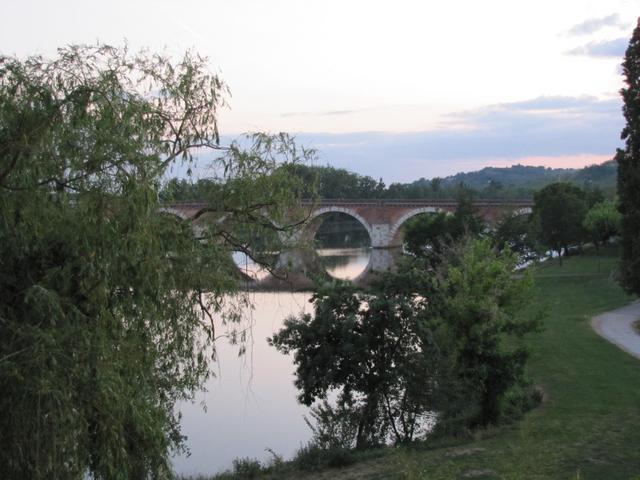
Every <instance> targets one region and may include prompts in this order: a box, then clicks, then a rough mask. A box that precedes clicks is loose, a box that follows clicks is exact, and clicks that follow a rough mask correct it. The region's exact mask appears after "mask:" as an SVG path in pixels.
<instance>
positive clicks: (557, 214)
mask: <svg viewBox="0 0 640 480" xmlns="http://www.w3.org/2000/svg"><path fill="white" fill-rule="evenodd" d="M534 202H535V205H534V216H535V219H536V221H537V222H539V234H540V241H541V243H542V244H543V245H544V246H546V247H548V248H549V249H551V250H554V251H556V252H558V255H562V252H563V250H564V253H565V255H566V254H568V251H569V246H571V245H575V244H577V243H580V242H582V241H583V239H584V237H585V231H584V228H583V226H582V222H583V221H584V217H585V215H586V213H587V210H588V208H589V205H588V203H587V198H586V195H585V192H584V190H582V189H580V188H579V187H576V186H575V185H571V184H569V183H552V184H551V185H548V186H546V187H544V188H543V189H542V190H540V191H539V192H537V193H536V194H535V196H534Z"/></svg>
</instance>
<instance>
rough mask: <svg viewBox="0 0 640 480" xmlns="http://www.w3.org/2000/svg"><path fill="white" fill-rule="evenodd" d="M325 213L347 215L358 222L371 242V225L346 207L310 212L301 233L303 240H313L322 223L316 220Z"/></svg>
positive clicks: (328, 207)
mask: <svg viewBox="0 0 640 480" xmlns="http://www.w3.org/2000/svg"><path fill="white" fill-rule="evenodd" d="M327 213H344V214H345V215H349V216H350V217H353V218H355V219H356V220H358V222H360V224H361V225H362V226H363V227H364V229H365V230H366V231H367V234H368V235H369V240H371V241H372V242H373V229H372V228H371V224H370V223H369V222H368V221H367V220H366V219H365V218H364V217H363V216H362V215H360V214H359V213H358V212H356V211H355V210H353V209H351V208H347V207H340V206H337V205H336V206H327V207H322V208H318V209H316V210H314V211H313V212H311V215H309V219H308V221H307V225H306V227H305V228H304V229H303V232H302V235H303V237H304V238H306V239H310V240H311V239H313V237H314V236H315V234H316V232H317V231H318V228H320V225H321V223H322V222H319V221H318V220H319V219H320V217H321V216H322V215H325V214H327Z"/></svg>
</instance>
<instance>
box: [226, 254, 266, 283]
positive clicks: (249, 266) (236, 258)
mask: <svg viewBox="0 0 640 480" xmlns="http://www.w3.org/2000/svg"><path fill="white" fill-rule="evenodd" d="M231 256H232V258H233V262H234V263H235V264H236V266H237V267H238V269H239V270H240V273H242V274H243V275H244V276H246V277H247V278H249V279H250V280H253V281H257V282H259V281H261V280H264V279H265V278H267V277H268V276H269V275H270V274H269V270H267V269H266V268H264V267H263V266H262V265H260V264H259V263H256V262H254V261H253V259H251V258H250V257H249V256H248V255H247V254H246V253H244V252H233V253H232V254H231Z"/></svg>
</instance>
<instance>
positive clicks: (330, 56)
mask: <svg viewBox="0 0 640 480" xmlns="http://www.w3.org/2000/svg"><path fill="white" fill-rule="evenodd" d="M639 15H640V0H633V1H631V0H626V1H624V0H606V1H604V0H599V1H573V0H570V1H562V2H558V1H557V0H555V1H548V0H542V1H537V2H524V1H514V0H511V1H494V0H485V1H482V2H478V1H471V0H470V1H455V0H452V1H448V2H431V1H417V0H414V1H408V0H396V1H393V2H390V1H375V0H374V1H371V0H369V1H358V0H351V1H349V0H341V1H334V0H322V1H315V0H306V1H300V0H298V1H295V0H280V1H270V0H264V1H258V0H253V1H251V0H233V1H220V0H212V1H204V0H201V1H196V0H186V1H182V2H168V1H161V0H158V1H151V0H148V1H142V0H140V1H136V0H128V1H121V0H114V1H110V2H94V1H90V0H84V1H72V0H58V1H56V2H47V1H43V0H21V1H19V2H14V1H5V2H2V3H1V4H0V17H1V18H2V19H3V28H2V29H1V30H0V52H1V53H3V54H12V55H13V54H15V55H18V56H25V55H29V54H34V53H42V54H45V55H52V54H54V53H55V49H56V48H57V47H59V46H62V45H65V44H69V43H95V42H96V41H100V42H106V43H111V44H116V45H121V44H123V42H124V41H125V39H126V41H127V42H128V43H129V45H130V46H131V47H132V48H134V49H137V48H140V47H149V48H151V49H153V50H161V49H166V51H168V52H169V53H172V54H176V55H179V54H180V52H183V51H184V50H185V49H187V48H193V49H195V50H197V51H199V52H200V53H202V54H204V55H207V56H208V57H209V58H210V60H211V65H212V68H213V69H214V70H215V71H217V72H219V73H220V76H221V77H222V78H223V79H224V80H225V81H226V82H227V84H228V85H229V87H230V89H231V92H232V97H231V98H230V100H229V104H230V109H229V110H227V111H224V112H223V113H222V114H221V117H220V127H221V131H222V133H223V134H224V138H223V140H224V141H229V139H231V138H233V137H234V136H235V135H236V134H238V133H241V132H246V131H258V130H260V131H270V132H278V131H287V132H290V133H293V134H295V135H296V136H297V137H298V139H299V140H300V142H301V143H304V144H305V145H309V146H314V147H316V148H317V149H318V150H319V152H320V157H319V160H318V163H319V164H322V165H323V164H331V165H334V166H339V167H344V168H348V169H350V170H353V171H356V172H358V173H362V174H367V175H372V176H374V177H376V178H377V177H382V178H383V179H384V180H385V181H386V182H387V183H389V182H392V181H411V180H414V179H417V178H420V177H425V178H431V177H434V176H444V175H448V174H453V173H456V172H458V171H469V170H475V169H478V168H482V167H483V166H488V165H493V166H509V165H512V164H515V163H522V164H530V165H545V166H557V167H560V166H562V167H566V166H571V167H574V166H583V165H587V164H591V163H598V162H602V161H604V160H607V159H609V158H611V157H612V155H613V153H614V152H615V148H616V147H617V146H620V144H621V142H620V140H619V135H620V130H621V128H622V126H623V118H622V114H621V110H620V109H621V106H622V103H621V100H620V98H619V94H618V91H619V89H620V88H621V87H622V84H623V83H622V77H621V75H620V63H621V61H622V56H623V54H624V50H625V48H626V45H627V43H628V41H629V38H630V36H631V33H632V30H633V27H634V26H635V24H636V20H637V18H638V16H639Z"/></svg>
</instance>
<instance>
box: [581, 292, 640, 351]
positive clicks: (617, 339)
mask: <svg viewBox="0 0 640 480" xmlns="http://www.w3.org/2000/svg"><path fill="white" fill-rule="evenodd" d="M638 319H640V301H636V302H633V303H632V304H630V305H627V306H626V307H622V308H618V309H617V310H612V311H610V312H606V313H602V314H600V315H598V316H597V317H593V318H592V319H591V326H592V327H593V329H594V330H595V331H596V332H597V333H598V334H599V335H601V336H603V337H604V338H606V339H607V340H609V341H610V342H611V343H614V344H615V345H617V346H618V347H620V348H621V349H622V350H624V351H625V352H628V353H630V354H631V355H633V356H634V357H636V358H640V335H639V334H638V332H637V331H636V330H635V329H634V328H633V322H635V321H636V320H638Z"/></svg>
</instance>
